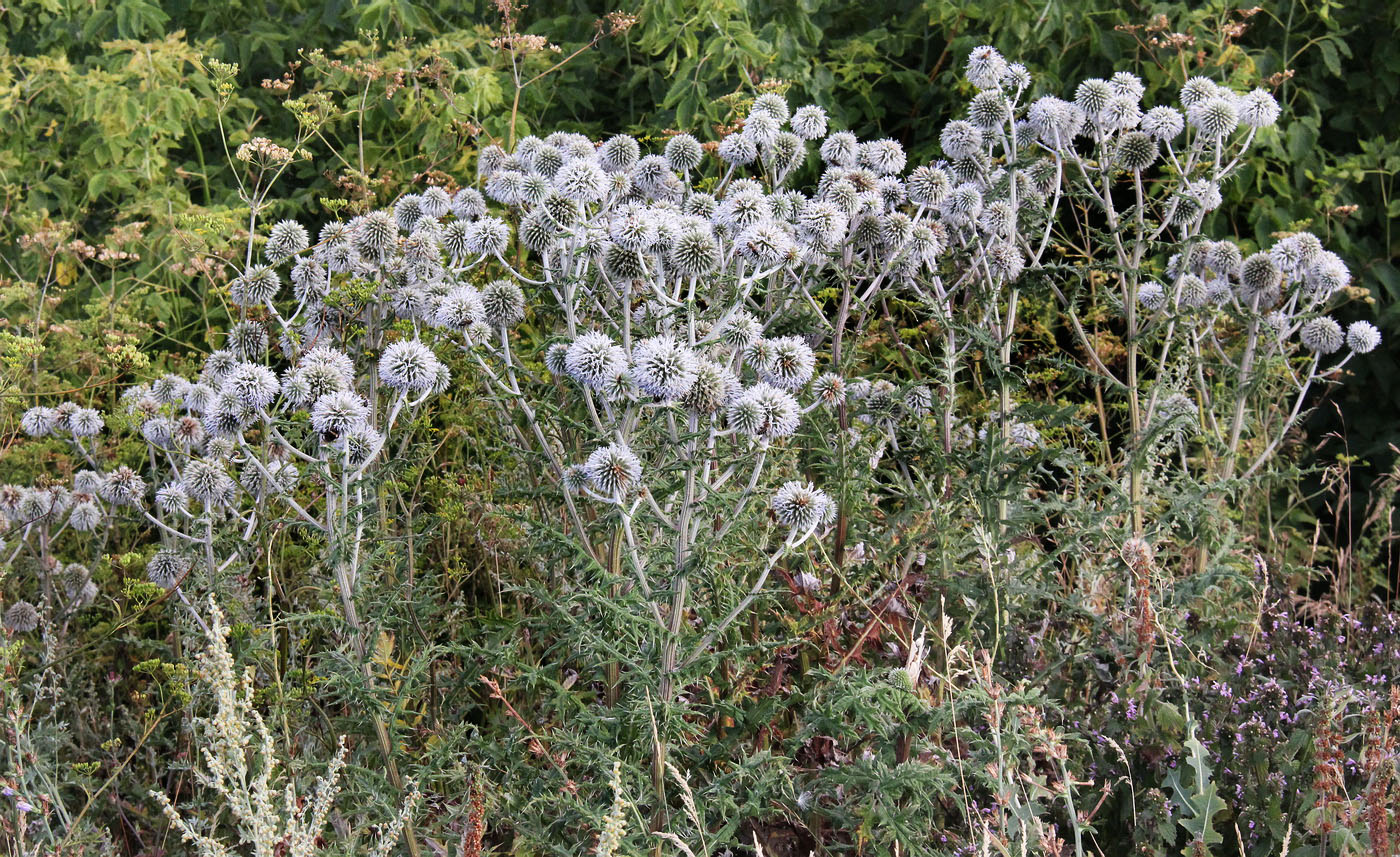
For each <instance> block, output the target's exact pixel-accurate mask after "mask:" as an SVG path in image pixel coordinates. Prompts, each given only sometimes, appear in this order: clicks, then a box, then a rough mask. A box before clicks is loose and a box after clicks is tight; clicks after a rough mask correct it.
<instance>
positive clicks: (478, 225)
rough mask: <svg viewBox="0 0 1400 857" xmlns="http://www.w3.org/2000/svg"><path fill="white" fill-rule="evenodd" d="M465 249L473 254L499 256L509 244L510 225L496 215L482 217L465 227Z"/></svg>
mask: <svg viewBox="0 0 1400 857" xmlns="http://www.w3.org/2000/svg"><path fill="white" fill-rule="evenodd" d="M466 243H467V251H468V252H469V253H472V254H475V255H485V256H499V255H501V254H502V253H504V252H505V251H506V248H507V247H509V246H510V226H509V225H507V224H506V222H505V221H504V220H501V219H500V218H497V217H482V218H480V219H478V220H474V221H472V223H471V225H470V226H469V227H467V234H466Z"/></svg>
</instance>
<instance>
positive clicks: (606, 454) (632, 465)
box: [583, 443, 642, 497]
mask: <svg viewBox="0 0 1400 857" xmlns="http://www.w3.org/2000/svg"><path fill="white" fill-rule="evenodd" d="M583 466H584V469H585V470H586V471H587V474H588V482H589V484H590V485H592V486H593V490H595V491H597V492H598V493H599V494H603V495H604V496H607V497H622V496H624V495H626V494H628V493H629V492H631V491H634V490H636V488H637V487H638V486H639V485H640V483H641V480H642V462H641V459H639V458H637V455H636V453H634V452H632V449H631V447H629V446H627V444H625V443H610V444H608V445H607V446H604V447H600V448H599V449H595V450H594V451H593V453H592V454H591V455H589V456H588V460H587V461H585V462H584V465H583Z"/></svg>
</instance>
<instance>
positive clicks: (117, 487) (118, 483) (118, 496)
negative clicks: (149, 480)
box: [97, 464, 146, 506]
mask: <svg viewBox="0 0 1400 857" xmlns="http://www.w3.org/2000/svg"><path fill="white" fill-rule="evenodd" d="M97 496H99V497H101V498H102V499H103V500H106V501H107V502H108V503H113V504H115V505H118V506H136V505H139V504H140V503H141V500H142V498H144V497H145V496H146V480H144V479H142V478H141V477H140V475H139V474H137V472H136V471H134V470H132V469H131V468H130V467H127V466H126V465H124V464H123V465H122V466H120V467H118V468H117V469H115V470H112V471H110V472H108V473H106V474H104V475H103V477H102V484H101V485H100V486H98V489H97Z"/></svg>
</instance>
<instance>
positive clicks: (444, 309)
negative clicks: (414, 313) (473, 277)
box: [433, 284, 486, 332]
mask: <svg viewBox="0 0 1400 857" xmlns="http://www.w3.org/2000/svg"><path fill="white" fill-rule="evenodd" d="M485 321H486V306H485V304H483V303H482V301H481V292H479V291H477V289H476V288H475V287H474V286H469V285H465V284H463V285H459V286H453V287H452V288H451V289H448V290H447V293H446V294H445V295H443V296H442V297H440V298H438V300H437V306H436V307H435V308H434V312H433V323H434V324H436V325H437V326H438V327H444V328H447V329H448V330H456V331H462V332H465V331H466V330H467V329H468V328H470V327H471V326H472V325H473V324H479V323H484V322H485Z"/></svg>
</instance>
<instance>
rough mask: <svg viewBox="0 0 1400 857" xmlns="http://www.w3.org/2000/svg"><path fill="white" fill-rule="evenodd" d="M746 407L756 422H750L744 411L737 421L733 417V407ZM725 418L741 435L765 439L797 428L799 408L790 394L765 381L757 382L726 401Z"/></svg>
mask: <svg viewBox="0 0 1400 857" xmlns="http://www.w3.org/2000/svg"><path fill="white" fill-rule="evenodd" d="M749 408H751V409H752V410H753V411H754V412H755V413H756V414H757V416H758V419H757V421H756V422H753V421H752V420H751V418H750V416H749V415H748V414H744V415H743V416H741V418H740V419H739V420H736V418H735V417H736V409H749ZM729 419H730V424H731V425H733V426H735V427H736V428H738V429H739V430H740V431H742V432H744V433H745V434H751V435H754V436H755V437H761V438H764V439H766V440H776V439H778V438H782V437H787V436H788V435H790V434H792V433H793V432H795V431H797V426H798V424H799V423H800V422H801V408H800V407H799V406H798V404H797V399H795V398H793V396H792V394H791V393H788V392H787V391H785V390H779V389H778V388H777V387H773V386H771V385H769V384H765V383H758V384H755V385H753V386H752V387H749V388H748V389H747V390H745V391H744V392H743V393H741V394H740V395H739V396H737V397H735V399H734V401H733V402H731V403H730V406H729ZM743 422H750V423H751V424H750V425H747V426H746V425H743V424H742V423H743Z"/></svg>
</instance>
